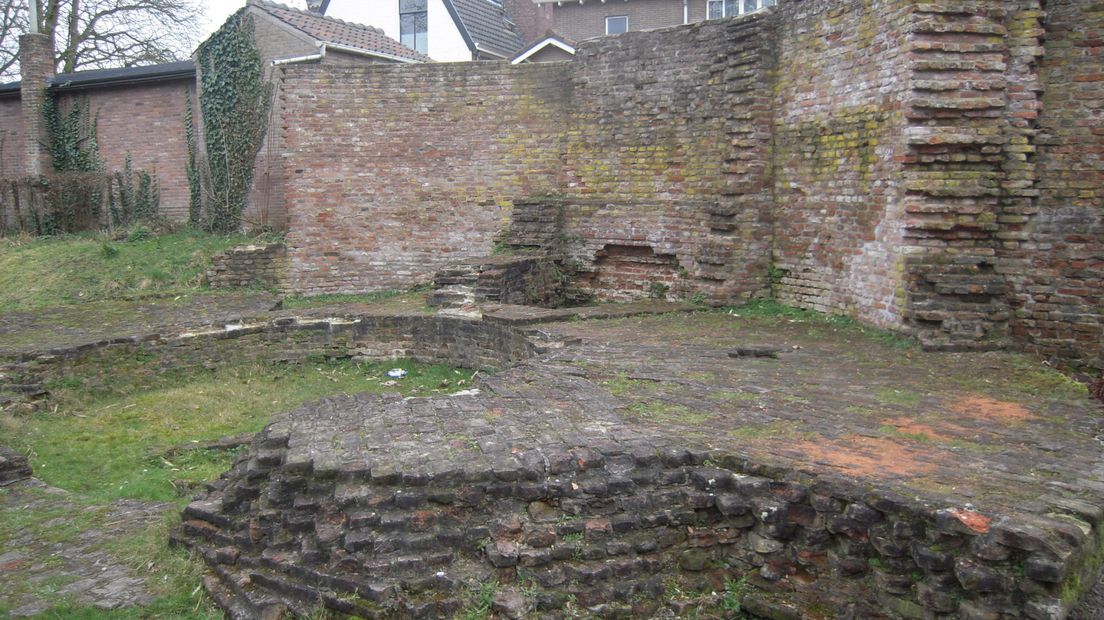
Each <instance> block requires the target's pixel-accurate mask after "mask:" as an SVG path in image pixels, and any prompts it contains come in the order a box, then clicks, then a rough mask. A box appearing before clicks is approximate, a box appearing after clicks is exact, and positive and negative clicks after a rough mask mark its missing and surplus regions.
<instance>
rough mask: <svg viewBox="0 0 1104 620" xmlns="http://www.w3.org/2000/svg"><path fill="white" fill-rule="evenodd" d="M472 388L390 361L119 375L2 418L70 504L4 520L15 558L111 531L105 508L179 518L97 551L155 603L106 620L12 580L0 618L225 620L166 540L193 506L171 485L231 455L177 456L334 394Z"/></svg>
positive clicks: (444, 374)
mask: <svg viewBox="0 0 1104 620" xmlns="http://www.w3.org/2000/svg"><path fill="white" fill-rule="evenodd" d="M391 368H403V369H404V370H406V371H407V376H406V378H405V379H403V380H401V381H398V382H397V384H396V385H384V383H385V382H387V381H388V378H387V377H386V376H385V373H386V372H387V370H389V369H391ZM128 378H130V379H135V380H134V381H129V382H128V380H127V379H128ZM470 380H471V371H465V370H458V369H455V368H452V367H449V366H442V365H427V364H421V363H417V362H413V361H409V360H392V361H387V362H380V363H368V364H365V363H362V364H357V363H353V362H349V361H318V362H315V363H304V364H295V365H292V364H260V363H256V364H246V365H242V366H235V367H229V368H222V369H218V370H197V371H190V372H185V371H180V372H176V373H170V374H168V375H164V376H160V377H153V378H150V377H147V376H142V377H140V378H136V377H132V376H131V375H128V374H126V373H122V374H120V375H119V380H118V381H116V382H115V383H114V384H113V385H112V386H111V387H110V391H109V392H104V391H102V390H97V389H92V388H89V387H86V386H84V385H83V384H81V383H79V382H59V384H58V387H57V389H59V390H60V391H61V392H62V393H63V400H62V404H61V405H59V407H58V409H57V410H56V411H53V410H51V411H47V412H39V413H34V414H30V415H27V416H24V417H10V416H7V417H0V435H2V436H4V438H5V443H9V444H11V445H13V447H16V448H17V449H20V450H22V451H24V452H26V453H28V454H29V455H30V457H31V462H32V464H33V466H34V468H35V475H36V476H37V477H39V478H40V479H42V480H44V481H45V482H47V483H48V484H51V485H53V486H57V487H60V488H63V489H66V490H68V491H70V492H71V493H70V494H69V495H64V496H62V497H61V498H60V499H57V500H50V496H47V495H45V492H44V491H35V490H33V489H29V490H27V492H28V493H41V494H42V495H41V496H40V497H43V498H45V500H44V501H46V502H47V504H46V506H47V507H46V508H42V509H37V510H24V509H23V506H22V504H20V505H19V506H13V507H10V508H5V509H3V510H0V548H4V549H14V548H15V547H16V544H15V542H14V541H17V540H18V539H20V538H22V537H27V536H28V535H29V536H31V537H33V538H34V539H36V540H38V541H44V542H46V543H51V544H54V543H58V544H62V543H69V542H74V543H75V542H76V541H79V540H81V538H80V537H82V536H84V535H85V533H86V532H89V531H91V530H94V529H99V530H105V529H109V528H110V527H111V525H110V524H109V523H107V520H108V513H109V506H110V504H111V503H112V502H113V501H114V500H117V499H121V498H130V499H137V500H145V501H163V502H170V503H173V504H175V506H176V508H170V509H169V511H168V514H167V516H166V518H165V519H164V520H163V521H162V522H160V523H158V524H157V525H155V526H154V527H144V528H141V529H139V530H135V531H133V532H130V533H125V532H124V533H122V534H120V535H118V536H115V537H113V538H110V539H108V540H107V541H106V542H104V543H102V544H101V546H100V547H99V549H101V550H103V551H106V552H108V553H110V554H111V555H112V556H114V557H115V558H116V559H118V560H119V561H121V562H123V563H125V564H127V565H129V566H131V567H132V568H134V569H135V570H136V571H137V572H138V573H139V574H142V575H145V576H146V577H147V579H148V585H149V587H150V590H151V593H152V594H153V595H154V597H155V601H154V602H153V603H152V604H150V605H147V606H142V607H137V608H131V609H122V610H112V611H104V610H99V609H96V608H94V607H89V606H83V605H78V604H76V603H75V602H73V601H72V600H66V599H56V598H55V597H52V596H50V595H51V592H50V591H49V589H50V588H54V590H55V591H56V590H57V589H60V588H61V587H62V586H63V585H64V583H61V582H56V583H54V582H50V583H47V582H43V583H31V582H30V580H24V581H16V580H15V579H9V580H8V582H6V583H5V588H4V589H3V590H4V594H3V595H0V612H3V613H4V614H6V613H8V612H10V609H11V601H15V600H17V599H16V597H18V596H20V595H21V594H25V593H35V594H37V595H39V596H41V597H45V598H47V599H48V600H51V601H52V602H53V603H55V606H54V607H53V608H52V609H51V610H50V611H48V612H46V613H45V614H44V615H45V617H51V618H88V619H100V618H103V619H107V618H123V619H128V618H133V619H138V618H192V619H199V620H206V619H208V618H210V619H214V618H221V617H222V614H221V612H219V611H218V610H217V609H216V608H215V607H214V606H213V605H212V604H211V602H210V601H209V600H208V599H207V598H206V596H205V595H204V593H203V592H202V590H201V589H200V588H199V587H198V585H199V582H200V577H201V576H202V573H203V570H204V566H203V564H202V563H201V562H199V561H198V560H197V559H195V558H193V557H191V555H190V554H189V553H188V552H187V551H185V550H181V549H173V548H169V547H168V546H167V540H168V534H169V531H170V530H171V529H172V528H174V527H176V526H178V525H179V522H180V516H179V508H180V507H183V505H184V504H185V503H186V502H187V501H188V499H187V498H186V497H185V496H184V495H185V492H184V491H183V490H178V487H177V486H175V485H174V482H176V483H177V484H179V483H180V481H183V482H184V483H185V484H184V485H182V488H183V489H187V488H188V487H189V486H190V484H188V483H201V482H204V481H207V480H211V479H214V478H216V477H217V476H218V475H219V474H220V473H222V472H223V471H225V470H227V469H228V468H229V467H230V465H231V464H232V461H233V459H234V456H235V454H234V452H233V451H230V452H226V451H208V450H202V449H197V450H189V451H184V452H180V453H177V454H173V455H169V452H168V449H169V448H172V447H175V446H180V445H187V444H189V443H190V442H193V441H205V440H211V439H217V438H219V437H223V436H226V435H235V434H239V433H243V432H253V431H258V430H260V429H261V428H262V427H263V426H264V425H265V424H266V423H267V422H268V420H269V419H270V417H271V416H272V414H273V413H276V412H279V411H285V410H288V409H291V408H293V407H295V406H297V405H299V404H301V403H303V402H306V401H309V400H315V399H318V398H321V397H324V396H329V395H333V394H337V393H342V392H348V393H351V392H383V391H399V392H401V393H403V394H405V395H417V394H431V393H435V392H445V391H452V390H455V389H463V387H465V385H467V383H468V382H469V381H470ZM89 472H95V475H89ZM187 494H188V495H190V492H187ZM49 502H53V503H52V504H50V503H49ZM46 561H49V559H46ZM58 562H59V563H60V562H62V560H61V559H60V558H58ZM59 567H60V564H59ZM17 574H18V573H17ZM62 581H64V579H62ZM43 588H45V589H43ZM491 595H492V596H493V592H492V594H491ZM5 605H6V606H7V607H5ZM487 609H488V610H489V607H488V608H487Z"/></svg>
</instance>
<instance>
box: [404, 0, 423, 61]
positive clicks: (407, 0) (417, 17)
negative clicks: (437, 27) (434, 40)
mask: <svg viewBox="0 0 1104 620" xmlns="http://www.w3.org/2000/svg"><path fill="white" fill-rule="evenodd" d="M399 41H400V42H402V44H403V45H405V46H407V47H409V48H410V49H413V50H417V51H419V52H421V53H423V54H426V53H428V52H427V50H428V49H429V19H428V11H427V9H426V0H399Z"/></svg>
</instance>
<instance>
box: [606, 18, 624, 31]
mask: <svg viewBox="0 0 1104 620" xmlns="http://www.w3.org/2000/svg"><path fill="white" fill-rule="evenodd" d="M628 31H629V16H628V15H615V16H611V17H607V18H606V34H621V33H622V32H628Z"/></svg>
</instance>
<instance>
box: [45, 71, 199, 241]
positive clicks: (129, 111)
mask: <svg viewBox="0 0 1104 620" xmlns="http://www.w3.org/2000/svg"><path fill="white" fill-rule="evenodd" d="M194 88H195V81H194V80H193V79H181V80H176V81H171V82H159V83H157V84H146V85H140V86H121V87H115V88H100V89H95V90H90V91H87V92H76V93H71V94H65V95H62V96H59V97H57V100H58V104H59V105H60V106H62V107H67V106H69V105H71V104H72V103H73V102H78V104H79V105H82V106H86V107H87V109H88V111H89V114H90V115H91V116H92V117H93V118H95V119H96V125H97V142H98V144H99V151H100V158H101V159H102V160H103V163H104V167H105V169H106V170H107V171H115V170H122V169H123V167H124V166H125V164H126V160H127V157H130V159H131V165H132V167H133V168H134V169H135V170H146V171H148V172H150V173H151V174H155V176H156V178H157V185H158V190H159V194H160V199H161V201H160V213H161V215H163V216H165V217H167V218H169V219H171V220H174V221H186V220H187V217H188V182H187V178H186V177H185V174H184V166H185V163H186V162H187V156H188V155H187V154H188V149H187V144H186V142H185V140H184V131H183V130H184V107H185V103H186V100H187V94H186V93H187V92H189V91H191V90H193V89H194Z"/></svg>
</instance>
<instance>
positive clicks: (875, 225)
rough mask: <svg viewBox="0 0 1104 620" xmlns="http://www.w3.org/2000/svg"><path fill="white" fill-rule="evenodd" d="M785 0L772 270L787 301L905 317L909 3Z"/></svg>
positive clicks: (879, 319) (888, 318)
mask: <svg viewBox="0 0 1104 620" xmlns="http://www.w3.org/2000/svg"><path fill="white" fill-rule="evenodd" d="M866 4H867V5H870V6H869V7H864V6H862V3H854V2H852V3H842V5H841V3H840V2H838V1H809V2H783V3H781V4H780V6H779V7H778V30H777V35H776V36H777V37H778V39H779V42H778V72H777V75H778V84H777V86H776V92H777V97H776V99H775V100H774V102H773V108H774V114H775V116H774V136H775V148H776V152H775V160H774V162H775V177H774V207H775V213H774V222H775V244H774V262H775V264H774V269H775V270H774V271H773V276H774V279H775V285H776V291H775V292H776V294H777V296H778V297H779V299H781V300H782V301H783V302H785V303H788V304H793V305H797V306H801V307H806V308H814V309H817V310H821V311H825V312H843V313H848V314H853V315H856V316H858V317H860V318H862V319H863V320H866V321H869V322H871V323H874V324H878V325H883V326H891V325H897V324H899V323H900V316H901V311H902V308H901V302H902V299H901V297H900V294H899V290H898V288H899V283H900V261H901V257H900V245H901V238H902V230H901V228H902V226H901V204H900V203H901V194H902V189H901V181H900V178H899V176H900V175H899V167H900V164H899V163H898V156H899V155H900V154H901V152H902V151H903V150H904V144H903V139H902V137H901V136H902V133H903V131H902V130H903V127H904V124H905V119H904V115H903V113H902V99H903V98H904V91H905V89H906V88H907V84H908V81H907V75H908V58H907V54H906V50H905V49H904V45H905V41H904V39H905V32H906V26H907V24H908V11H907V8H908V7H907V4H906V3H902V2H894V1H892V0H886V1H876V2H874V3H872V4H871V3H866Z"/></svg>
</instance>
